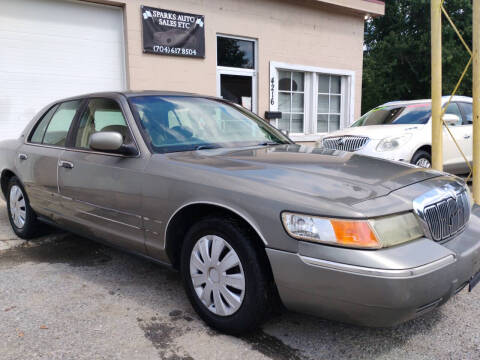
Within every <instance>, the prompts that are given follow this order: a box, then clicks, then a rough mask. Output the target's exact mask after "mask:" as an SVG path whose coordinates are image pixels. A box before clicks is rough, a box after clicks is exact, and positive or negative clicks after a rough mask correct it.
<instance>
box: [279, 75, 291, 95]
mask: <svg viewBox="0 0 480 360" xmlns="http://www.w3.org/2000/svg"><path fill="white" fill-rule="evenodd" d="M290 74H291V72H290V71H279V72H278V90H285V91H290V90H291V88H290V84H291V81H290Z"/></svg>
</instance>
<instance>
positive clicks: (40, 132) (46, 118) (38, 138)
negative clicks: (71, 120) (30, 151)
mask: <svg viewBox="0 0 480 360" xmlns="http://www.w3.org/2000/svg"><path fill="white" fill-rule="evenodd" d="M56 110H57V106H53V107H52V108H51V109H50V110H48V111H47V113H46V114H45V115H43V118H42V120H40V122H39V123H38V124H37V127H36V128H35V131H34V132H33V134H32V136H31V137H30V142H33V143H37V144H41V143H42V141H43V136H44V135H45V130H46V129H47V126H48V123H49V122H50V119H51V118H52V115H53V114H54V113H55V111H56Z"/></svg>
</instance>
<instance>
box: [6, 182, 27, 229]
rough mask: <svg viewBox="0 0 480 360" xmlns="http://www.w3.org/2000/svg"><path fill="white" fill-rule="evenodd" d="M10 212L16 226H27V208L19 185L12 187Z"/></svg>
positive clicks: (20, 227)
mask: <svg viewBox="0 0 480 360" xmlns="http://www.w3.org/2000/svg"><path fill="white" fill-rule="evenodd" d="M10 214H11V216H12V220H13V223H14V224H15V226H16V227H17V228H19V229H22V228H23V227H24V226H25V219H26V217H27V209H26V207H25V197H24V196H23V192H22V190H21V189H20V188H19V187H18V186H17V185H13V186H12V188H11V189H10Z"/></svg>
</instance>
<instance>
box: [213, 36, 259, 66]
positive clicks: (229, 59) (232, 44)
mask: <svg viewBox="0 0 480 360" xmlns="http://www.w3.org/2000/svg"><path fill="white" fill-rule="evenodd" d="M254 49H255V43H254V42H253V41H248V40H239V39H232V38H227V37H217V65H219V66H228V67H236V68H244V69H253V68H254V66H255V61H254V56H255V54H254Z"/></svg>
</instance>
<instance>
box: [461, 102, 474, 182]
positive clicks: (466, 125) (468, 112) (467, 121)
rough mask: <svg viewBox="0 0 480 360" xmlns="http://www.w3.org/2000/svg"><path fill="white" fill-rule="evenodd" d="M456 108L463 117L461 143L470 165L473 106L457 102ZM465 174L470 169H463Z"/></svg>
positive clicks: (471, 156) (471, 157)
mask: <svg viewBox="0 0 480 360" xmlns="http://www.w3.org/2000/svg"><path fill="white" fill-rule="evenodd" d="M458 106H459V107H460V111H461V112H462V116H463V125H462V128H463V129H464V133H463V141H464V143H465V155H466V157H467V159H468V160H469V161H470V164H471V163H472V159H473V108H472V106H473V104H472V103H467V102H459V103H458ZM465 170H466V172H469V171H470V169H469V168H468V169H467V167H465Z"/></svg>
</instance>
